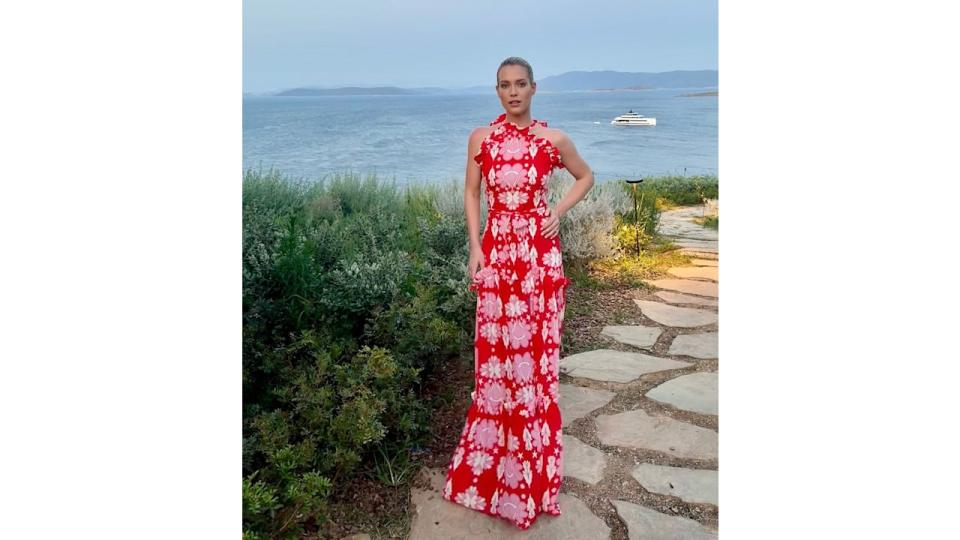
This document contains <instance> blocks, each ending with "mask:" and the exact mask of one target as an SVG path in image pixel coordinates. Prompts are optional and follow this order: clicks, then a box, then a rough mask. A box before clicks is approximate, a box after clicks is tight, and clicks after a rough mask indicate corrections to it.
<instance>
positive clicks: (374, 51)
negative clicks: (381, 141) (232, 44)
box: [243, 0, 717, 92]
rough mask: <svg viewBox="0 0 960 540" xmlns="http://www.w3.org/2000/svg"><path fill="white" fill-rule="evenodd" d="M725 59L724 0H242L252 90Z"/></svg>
mask: <svg viewBox="0 0 960 540" xmlns="http://www.w3.org/2000/svg"><path fill="white" fill-rule="evenodd" d="M508 56H521V57H523V58H525V59H526V60H527V61H528V62H530V64H531V65H532V66H533V70H534V71H533V72H534V78H535V79H541V78H543V77H546V76H549V75H559V74H561V73H565V72H567V71H598V70H615V71H631V72H659V71H672V70H677V69H682V70H696V69H717V0H632V1H630V0H595V1H593V2H584V1H583V0H553V1H550V2H544V1H542V0H541V1H538V2H535V1H528V0H510V1H504V0H479V1H476V0H475V1H472V2H451V1H449V0H447V1H440V0H404V1H402V2H401V1H386V0H347V1H345V0H321V1H317V0H313V1H310V0H244V2H243V90H244V92H268V91H274V90H282V89H286V88H293V87H297V86H316V87H337V86H380V85H382V86H400V87H420V86H440V87H447V88H454V87H465V86H474V85H482V84H492V83H493V82H494V81H495V77H496V70H497V66H499V65H500V62H501V61H502V60H503V59H504V58H506V57H508Z"/></svg>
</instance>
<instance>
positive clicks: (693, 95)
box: [677, 90, 720, 97]
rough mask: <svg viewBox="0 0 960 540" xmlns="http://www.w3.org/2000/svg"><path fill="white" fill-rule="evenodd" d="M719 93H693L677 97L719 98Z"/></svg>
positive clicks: (713, 91) (714, 91)
mask: <svg viewBox="0 0 960 540" xmlns="http://www.w3.org/2000/svg"><path fill="white" fill-rule="evenodd" d="M719 95H720V93H719V92H718V91H716V90H711V91H710V92H694V93H691V94H680V95H679V96H677V97H702V96H719Z"/></svg>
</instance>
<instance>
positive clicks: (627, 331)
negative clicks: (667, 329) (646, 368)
mask: <svg viewBox="0 0 960 540" xmlns="http://www.w3.org/2000/svg"><path fill="white" fill-rule="evenodd" d="M662 333H663V329H661V328H657V327H656V326H604V327H603V330H602V331H601V332H600V335H603V336H607V337H611V338H613V339H615V340H617V341H619V342H620V343H626V344H627V345H633V346H634V347H640V348H641V349H649V348H650V347H653V345H654V343H656V342H657V338H659V337H660V334H662Z"/></svg>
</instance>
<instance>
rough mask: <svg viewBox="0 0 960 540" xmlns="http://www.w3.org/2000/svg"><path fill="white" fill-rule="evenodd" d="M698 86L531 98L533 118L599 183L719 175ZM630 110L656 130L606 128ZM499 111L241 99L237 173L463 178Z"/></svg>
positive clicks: (476, 103) (430, 100)
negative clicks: (563, 137) (567, 142)
mask: <svg viewBox="0 0 960 540" xmlns="http://www.w3.org/2000/svg"><path fill="white" fill-rule="evenodd" d="M703 90H704V89H702V88H700V89H672V90H649V91H644V92H624V93H558V94H547V93H541V94H537V95H536V96H535V97H534V98H533V110H532V112H533V117H534V118H538V119H541V120H545V121H546V122H548V123H549V125H550V127H556V128H559V129H561V130H563V131H565V132H566V133H567V134H568V135H569V136H570V137H571V138H572V139H573V141H574V143H575V144H576V146H577V149H578V151H579V152H580V154H581V155H582V156H583V158H584V159H585V160H586V161H587V163H588V164H589V165H590V166H591V167H592V169H593V171H594V174H595V176H596V178H597V180H598V181H606V180H609V179H613V178H618V177H625V176H627V177H629V176H651V175H661V174H668V173H674V174H683V173H684V170H686V174H689V175H693V174H703V173H716V172H717V98H716V97H677V96H678V95H679V94H684V93H688V92H702V91H703ZM629 109H633V111H634V112H637V113H639V114H642V115H644V116H652V117H656V119H657V125H656V126H653V127H623V126H612V125H610V120H612V119H613V118H614V117H616V116H617V115H619V114H622V113H625V112H627V110H629ZM502 112H503V108H502V107H500V102H499V100H498V99H497V97H496V95H494V94H493V90H491V95H489V96H483V95H458V96H322V97H245V98H244V100H243V166H244V168H245V169H246V168H249V167H252V168H263V169H264V170H266V169H268V168H270V167H273V168H275V169H279V170H280V171H282V172H283V173H285V174H287V175H290V176H294V177H301V178H320V177H322V176H324V175H327V174H330V173H333V172H343V171H353V172H360V173H363V174H367V173H371V172H375V173H377V175H378V176H379V177H381V178H387V179H390V178H396V180H397V182H398V183H405V182H408V181H411V180H414V181H444V180H449V179H451V178H455V179H462V178H463V174H464V167H465V164H466V159H467V137H468V136H469V134H470V131H471V129H473V128H474V127H476V126H481V125H487V124H488V123H489V122H490V121H491V120H493V119H494V118H496V117H497V115H499V114H500V113H502Z"/></svg>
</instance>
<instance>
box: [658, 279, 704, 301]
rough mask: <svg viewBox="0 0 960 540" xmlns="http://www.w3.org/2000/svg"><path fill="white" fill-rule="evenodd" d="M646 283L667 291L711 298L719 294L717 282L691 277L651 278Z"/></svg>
mask: <svg viewBox="0 0 960 540" xmlns="http://www.w3.org/2000/svg"><path fill="white" fill-rule="evenodd" d="M646 283H648V284H650V285H651V286H653V287H656V288H658V289H667V290H669V291H676V292H682V293H686V294H696V295H700V296H712V297H713V298H716V297H718V296H720V294H719V291H718V290H717V284H716V283H712V282H709V281H696V280H693V279H652V280H649V281H647V282H646Z"/></svg>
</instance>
